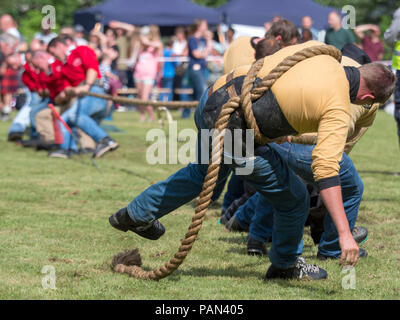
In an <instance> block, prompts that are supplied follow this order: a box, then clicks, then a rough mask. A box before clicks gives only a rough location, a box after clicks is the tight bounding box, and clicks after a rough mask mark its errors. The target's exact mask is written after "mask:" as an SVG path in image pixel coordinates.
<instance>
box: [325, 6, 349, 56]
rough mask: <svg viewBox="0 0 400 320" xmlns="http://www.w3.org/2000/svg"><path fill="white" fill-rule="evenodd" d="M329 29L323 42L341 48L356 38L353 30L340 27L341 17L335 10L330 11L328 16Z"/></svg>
mask: <svg viewBox="0 0 400 320" xmlns="http://www.w3.org/2000/svg"><path fill="white" fill-rule="evenodd" d="M328 23H329V26H330V29H328V30H327V31H326V35H325V43H326V44H331V45H333V46H335V47H336V48H338V49H339V50H342V48H343V46H344V45H345V44H347V43H354V42H356V39H355V37H354V34H353V32H351V31H350V30H348V29H343V28H342V17H341V16H340V14H339V13H338V12H336V11H332V12H331V13H330V14H329V17H328Z"/></svg>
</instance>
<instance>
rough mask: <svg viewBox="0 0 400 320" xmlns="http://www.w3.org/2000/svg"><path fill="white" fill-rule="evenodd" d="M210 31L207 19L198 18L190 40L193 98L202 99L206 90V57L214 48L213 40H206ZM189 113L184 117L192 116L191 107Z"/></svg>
mask: <svg viewBox="0 0 400 320" xmlns="http://www.w3.org/2000/svg"><path fill="white" fill-rule="evenodd" d="M207 31H208V24H207V21H206V20H204V19H197V20H195V22H194V24H193V35H192V36H191V37H190V38H189V40H188V49H189V67H188V68H189V70H188V75H189V79H190V81H191V83H192V85H193V91H194V92H193V98H194V100H197V101H198V100H200V98H201V95H202V94H203V92H204V91H205V90H206V81H207V79H206V70H207V62H206V58H207V56H208V55H209V54H210V52H211V50H212V42H211V41H210V40H209V41H207V40H206V38H205V37H206V34H207ZM185 110H189V111H188V113H185V115H182V117H185V118H187V117H189V116H190V109H185Z"/></svg>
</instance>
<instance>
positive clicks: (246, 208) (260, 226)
mask: <svg viewBox="0 0 400 320" xmlns="http://www.w3.org/2000/svg"><path fill="white" fill-rule="evenodd" d="M271 147H272V148H273V149H274V150H275V151H276V152H278V153H279V154H280V155H281V157H282V159H284V160H285V161H287V163H288V165H289V167H290V168H291V169H292V170H293V171H294V172H295V173H296V174H297V175H298V176H299V177H301V178H302V179H303V180H304V181H305V182H306V183H309V184H312V185H315V181H314V178H313V173H312V169H311V163H312V156H311V154H312V151H313V149H314V146H306V145H301V144H290V143H284V144H281V145H277V144H271ZM339 176H340V181H341V187H342V197H343V206H344V209H345V212H346V216H347V220H348V222H349V226H350V230H353V228H354V225H355V223H356V220H357V216H358V209H359V206H360V203H361V199H362V194H363V191H364V184H363V182H362V180H361V178H360V176H359V175H358V172H357V170H356V168H355V167H354V164H353V162H352V161H351V159H350V158H349V156H347V155H346V154H343V158H342V161H341V162H340V171H339ZM266 212H267V214H266ZM272 212H273V208H272V207H271V205H270V204H269V203H268V202H266V201H262V199H261V197H260V196H259V195H257V194H255V195H254V196H253V197H252V198H250V199H249V200H248V202H246V204H244V205H243V206H242V207H240V208H239V210H238V211H237V212H236V214H235V218H236V219H238V222H239V224H240V225H242V226H243V227H244V226H250V227H249V235H250V236H251V237H252V238H255V239H256V240H259V241H266V240H267V239H268V237H270V236H271V234H272V231H271V229H272V228H271V226H272V225H273V213H272ZM268 213H269V214H268ZM267 216H269V218H267ZM300 247H302V244H300V246H299V250H300ZM318 250H319V252H320V253H322V254H323V255H326V256H331V257H339V256H340V254H341V250H340V246H339V239H338V234H337V231H336V227H335V224H334V223H333V221H332V218H331V217H330V215H329V214H328V215H326V216H325V218H324V232H323V234H322V237H321V240H320V243H319V247H318Z"/></svg>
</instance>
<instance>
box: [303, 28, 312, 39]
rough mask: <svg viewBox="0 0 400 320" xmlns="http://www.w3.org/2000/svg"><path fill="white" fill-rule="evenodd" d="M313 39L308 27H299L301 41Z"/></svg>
mask: <svg viewBox="0 0 400 320" xmlns="http://www.w3.org/2000/svg"><path fill="white" fill-rule="evenodd" d="M312 39H313V35H312V33H311V31H310V29H308V28H301V42H307V41H310V40H312Z"/></svg>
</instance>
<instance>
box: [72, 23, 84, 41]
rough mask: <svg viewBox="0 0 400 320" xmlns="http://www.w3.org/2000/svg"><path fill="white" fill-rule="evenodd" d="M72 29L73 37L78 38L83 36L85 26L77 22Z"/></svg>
mask: <svg viewBox="0 0 400 320" xmlns="http://www.w3.org/2000/svg"><path fill="white" fill-rule="evenodd" d="M74 31H75V38H78V39H84V38H85V28H84V27H83V26H81V25H80V24H77V25H76V26H75V27H74Z"/></svg>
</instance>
